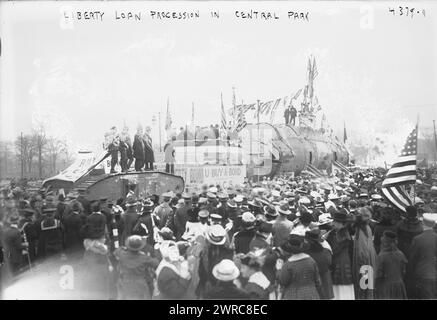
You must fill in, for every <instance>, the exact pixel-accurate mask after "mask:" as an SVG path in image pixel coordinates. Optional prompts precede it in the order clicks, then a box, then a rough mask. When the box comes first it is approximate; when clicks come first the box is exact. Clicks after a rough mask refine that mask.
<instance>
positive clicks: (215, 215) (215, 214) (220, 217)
mask: <svg viewBox="0 0 437 320" xmlns="http://www.w3.org/2000/svg"><path fill="white" fill-rule="evenodd" d="M210 217H211V219H215V220H222V219H223V217H222V216H221V215H219V214H217V213H213V214H211V215H210Z"/></svg>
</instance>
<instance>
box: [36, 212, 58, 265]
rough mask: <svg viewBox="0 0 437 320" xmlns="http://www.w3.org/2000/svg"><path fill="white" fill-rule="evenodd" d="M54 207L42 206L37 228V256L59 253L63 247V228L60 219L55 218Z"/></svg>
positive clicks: (42, 256)
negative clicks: (41, 216) (41, 215)
mask: <svg viewBox="0 0 437 320" xmlns="http://www.w3.org/2000/svg"><path fill="white" fill-rule="evenodd" d="M55 211H56V208H44V209H43V219H42V221H41V224H40V225H39V228H38V231H39V232H38V233H39V237H38V257H40V258H46V257H48V256H52V255H55V254H61V253H62V251H63V249H64V230H63V226H62V224H61V221H59V220H58V219H55V217H54V216H55Z"/></svg>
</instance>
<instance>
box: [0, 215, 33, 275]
mask: <svg viewBox="0 0 437 320" xmlns="http://www.w3.org/2000/svg"><path fill="white" fill-rule="evenodd" d="M18 221H19V217H18V216H17V215H12V216H10V217H9V218H8V224H9V225H8V226H7V227H6V228H5V229H4V231H3V236H2V245H3V250H4V259H5V261H6V262H7V263H8V264H9V269H10V271H11V273H12V275H16V274H17V273H18V271H19V269H20V268H21V267H22V266H23V263H24V255H23V250H26V249H27V248H28V246H29V244H28V243H27V242H23V241H22V237H21V232H20V229H18Z"/></svg>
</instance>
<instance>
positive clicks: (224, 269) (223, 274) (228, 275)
mask: <svg viewBox="0 0 437 320" xmlns="http://www.w3.org/2000/svg"><path fill="white" fill-rule="evenodd" d="M212 274H213V275H214V277H215V278H216V279H217V280H220V281H233V280H235V279H237V278H238V276H239V275H240V270H238V268H237V266H236V265H235V263H234V262H233V261H232V260H229V259H223V260H222V261H220V262H219V263H218V264H216V265H215V266H214V268H213V269H212Z"/></svg>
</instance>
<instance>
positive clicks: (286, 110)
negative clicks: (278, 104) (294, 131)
mask: <svg viewBox="0 0 437 320" xmlns="http://www.w3.org/2000/svg"><path fill="white" fill-rule="evenodd" d="M284 119H285V124H289V123H290V108H285V111H284Z"/></svg>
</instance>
